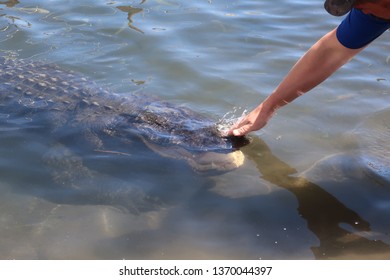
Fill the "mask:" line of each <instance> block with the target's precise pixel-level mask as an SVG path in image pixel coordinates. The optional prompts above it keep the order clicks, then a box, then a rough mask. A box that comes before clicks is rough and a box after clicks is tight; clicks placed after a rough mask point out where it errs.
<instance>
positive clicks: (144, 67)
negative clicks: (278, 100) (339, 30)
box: [0, 0, 390, 259]
mask: <svg viewBox="0 0 390 280" xmlns="http://www.w3.org/2000/svg"><path fill="white" fill-rule="evenodd" d="M3 2H6V3H5V4H1V5H0V9H1V10H0V42H1V45H0V49H1V51H2V53H5V55H7V56H12V57H18V58H28V59H35V60H44V61H47V62H53V63H56V64H58V65H60V66H61V67H64V68H68V69H72V70H75V71H77V72H80V73H82V74H84V75H86V76H88V77H90V78H91V79H92V80H94V81H96V82H97V83H99V84H101V85H103V86H106V87H108V88H109V89H110V90H112V91H115V92H118V93H121V94H126V93H128V92H137V93H139V94H152V95H154V96H158V97H159V98H161V99H163V100H168V101H169V102H172V103H173V104H178V105H179V104H180V105H185V106H187V107H189V108H191V109H193V110H195V111H198V112H201V113H202V114H204V115H206V116H209V117H210V118H212V119H215V120H216V121H217V120H218V119H220V118H221V117H222V116H224V115H225V114H226V113H227V112H229V111H232V110H234V108H242V109H240V110H237V113H236V114H237V117H238V116H240V114H241V112H242V111H244V110H245V109H248V110H250V109H251V108H253V107H254V106H256V105H257V104H258V103H259V102H260V101H261V100H263V99H264V98H265V97H266V96H267V95H268V94H269V93H270V92H271V91H272V90H273V88H274V87H275V86H276V85H277V84H278V82H279V81H280V80H281V79H282V78H283V76H284V75H285V74H286V73H287V72H288V70H289V69H290V67H291V66H292V65H293V64H294V63H295V61H296V60H297V59H298V58H299V57H300V56H301V55H302V54H303V53H304V52H305V50H306V49H307V48H308V47H310V46H311V44H312V43H314V42H315V41H316V40H317V39H318V38H319V37H321V36H322V35H323V34H324V33H325V32H327V31H328V30H330V29H331V28H334V27H335V26H336V25H337V23H338V21H339V19H338V18H335V17H332V16H330V15H328V14H326V12H325V10H324V9H323V8H322V4H323V2H322V1H310V2H309V1H306V2H302V1H283V0H280V1H279V2H278V3H277V5H275V3H274V2H272V1H263V2H259V1H252V0H244V1H211V0H209V1H203V0H202V1H174V0H156V1H152V0H146V1H130V2H129V1H87V0H84V1H56V0H53V1H3ZM388 38H389V34H388V32H387V34H384V35H383V36H382V37H381V38H379V39H378V40H376V41H375V42H374V43H373V44H372V45H371V46H369V47H368V48H367V49H366V50H364V51H363V52H362V53H361V54H360V55H359V56H357V57H356V58H354V59H353V60H352V61H351V62H350V63H349V64H348V65H346V66H345V67H343V68H342V69H341V70H339V71H338V72H337V73H336V74H335V75H334V76H333V77H331V78H330V79H328V80H327V81H326V82H324V83H323V84H322V85H320V86H319V87H317V88H316V89H314V90H312V92H311V93H309V94H307V95H306V96H304V97H302V98H300V99H299V100H296V102H294V103H293V104H290V105H289V106H287V107H285V108H283V109H282V110H280V111H279V112H278V114H277V115H276V116H275V117H274V118H273V119H272V120H271V122H270V123H269V125H268V126H267V127H266V128H264V129H263V130H262V131H260V132H257V133H254V134H253V135H252V139H253V141H252V143H251V144H250V145H248V146H246V147H245V148H243V149H242V151H243V152H244V154H245V158H246V161H245V164H244V166H242V167H240V168H239V169H237V170H235V171H232V172H229V173H225V174H218V175H214V176H203V175H200V174H197V173H196V172H193V171H192V170H191V168H189V167H188V166H186V165H184V164H183V162H181V161H179V160H175V159H169V158H162V157H161V156H159V155H157V154H155V153H154V152H153V151H151V150H149V149H148V148H147V147H146V146H144V145H143V144H142V143H141V142H135V143H134V149H133V150H132V151H130V152H129V155H130V156H120V155H115V154H102V155H101V156H98V157H96V156H93V157H92V156H91V157H90V158H87V159H86V161H87V163H88V164H89V166H92V167H94V168H95V170H97V171H98V172H96V173H95V174H96V178H95V180H96V181H97V182H106V183H107V186H108V190H106V193H108V194H111V196H108V197H107V198H106V199H104V200H100V201H101V203H96V201H94V200H93V199H92V198H90V197H82V196H81V197H72V196H69V195H68V194H67V192H66V188H65V190H64V189H62V188H59V187H58V186H55V185H54V184H53V182H52V180H51V178H52V177H51V173H50V170H49V169H48V167H47V166H45V165H44V164H43V163H42V155H43V154H45V152H46V151H47V149H48V144H47V143H46V141H45V137H44V136H42V135H41V136H39V135H38V136H37V135H36V134H32V135H30V134H29V133H28V132H26V130H23V129H18V126H20V127H25V126H26V125H28V120H26V119H23V118H22V119H15V120H8V125H2V126H1V127H0V130H1V134H0V135H1V136H0V144H1V145H0V155H1V157H0V193H1V196H0V209H1V211H0V258H2V259H14V258H15V259H123V258H126V259H152V258H155V259H259V258H261V259H327V258H331V259H339V258H364V259H373V258H374V259H390V189H389V186H390V177H389V165H390V159H389V157H390V156H389V147H388V143H389V138H390V129H389V118H390V115H389V111H390V108H389V104H390V94H389V85H390V77H389V64H390V56H389V49H390V44H389V40H388ZM319 67H321V66H320V65H319ZM1 117H2V119H4V118H3V117H4V116H1ZM134 189H137V190H141V191H142V192H144V193H145V194H147V195H149V196H150V198H151V199H150V200H147V201H146V202H145V201H144V200H142V201H141V200H137V196H135V197H131V196H130V197H129V196H128V195H127V194H128V192H130V191H131V190H134ZM102 201H103V202H104V203H103V202H102Z"/></svg>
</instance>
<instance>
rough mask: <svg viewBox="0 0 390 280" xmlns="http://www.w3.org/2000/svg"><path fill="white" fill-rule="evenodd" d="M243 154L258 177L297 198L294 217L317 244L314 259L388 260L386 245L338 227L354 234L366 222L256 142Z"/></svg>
mask: <svg viewBox="0 0 390 280" xmlns="http://www.w3.org/2000/svg"><path fill="white" fill-rule="evenodd" d="M250 151H255V152H250V153H249V150H246V151H243V152H244V153H245V156H246V157H247V158H248V159H250V160H252V161H253V162H254V163H255V164H256V168H257V169H258V171H259V172H260V174H261V177H262V178H263V179H264V180H266V181H268V182H270V183H272V184H275V185H277V186H279V187H281V188H283V189H286V190H288V191H290V192H291V193H292V194H294V196H295V197H296V198H297V201H298V204H299V207H298V209H297V210H298V213H299V214H300V215H301V217H302V218H304V219H305V220H306V221H307V227H308V229H309V230H310V231H312V232H313V233H314V234H315V235H316V236H317V238H318V239H319V241H320V244H319V246H316V247H311V250H312V252H313V254H314V256H315V258H316V259H390V245H388V244H386V243H384V242H383V241H380V240H370V239H367V238H365V237H362V236H360V235H359V234H357V233H354V232H350V231H348V230H345V229H343V228H342V227H340V224H343V223H344V224H348V225H350V226H352V227H353V228H354V229H355V230H356V231H364V232H367V231H370V224H369V222H367V221H365V220H364V219H363V218H362V217H360V216H359V215H358V214H357V213H356V212H355V211H353V210H351V209H349V208H348V207H346V206H345V205H344V204H343V203H342V202H340V201H339V200H338V199H337V198H336V197H334V196H333V195H332V194H330V193H328V192H327V191H325V190H324V189H323V188H321V187H320V186H318V185H316V184H315V183H313V182H310V181H309V180H307V179H306V178H304V177H302V176H294V174H295V173H296V170H295V169H294V168H292V167H291V166H289V165H288V164H287V163H285V162H283V161H282V160H280V159H279V158H277V157H276V156H275V155H274V154H272V151H271V150H270V148H269V147H268V146H267V144H266V143H265V142H264V141H263V140H261V139H260V138H257V137H256V138H255V137H254V138H253V142H252V144H251V149H250Z"/></svg>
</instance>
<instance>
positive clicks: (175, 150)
mask: <svg viewBox="0 0 390 280" xmlns="http://www.w3.org/2000/svg"><path fill="white" fill-rule="evenodd" d="M0 65H1V66H0V92H1V94H0V113H1V114H3V116H7V118H8V119H14V118H21V117H23V118H26V119H29V126H30V127H34V128H36V129H37V128H44V129H45V132H44V133H45V134H46V135H48V137H51V138H52V139H55V140H56V141H58V143H63V144H64V143H65V145H66V142H67V141H68V140H69V139H71V138H73V140H74V139H77V141H78V142H79V145H80V147H83V148H88V149H90V150H93V151H97V152H98V151H112V152H117V153H122V154H126V153H131V143H129V142H130V141H129V139H130V138H131V137H134V135H137V136H139V137H140V138H141V139H142V141H143V142H144V143H145V144H146V145H147V146H148V147H149V148H150V149H152V150H153V151H155V152H157V153H158V154H160V155H162V156H165V157H171V158H176V159H180V160H184V161H186V162H187V163H188V164H189V165H190V166H191V167H192V168H193V169H194V170H196V171H198V172H209V171H217V172H226V171H231V170H233V169H235V168H237V167H239V166H241V165H242V164H243V162H244V155H243V154H242V152H241V151H240V150H239V148H240V147H242V146H244V145H246V144H248V139H246V138H242V137H241V138H236V137H222V135H221V132H220V131H219V130H218V129H217V126H216V124H215V122H214V121H212V120H210V119H209V118H207V117H205V116H203V115H202V114H199V113H197V112H194V111H193V110H190V109H189V108H186V107H183V106H175V105H173V104H171V103H169V102H165V101H162V100H159V99H158V98H156V97H151V96H146V95H141V94H135V93H131V94H118V93H112V92H110V91H109V90H107V89H105V88H102V87H100V86H99V85H98V84H96V83H95V82H92V81H89V80H88V79H87V78H86V77H85V76H83V75H81V74H80V73H76V72H74V71H70V70H65V69H63V68H61V67H59V66H57V65H55V64H49V63H42V62H35V61H30V60H24V59H10V58H4V57H2V58H0ZM114 140H115V143H116V146H115V147H108V143H112V142H113V141H114Z"/></svg>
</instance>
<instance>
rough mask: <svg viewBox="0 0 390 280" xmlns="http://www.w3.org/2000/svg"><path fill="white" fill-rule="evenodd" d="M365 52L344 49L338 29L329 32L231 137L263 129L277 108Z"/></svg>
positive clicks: (240, 124)
mask: <svg viewBox="0 0 390 280" xmlns="http://www.w3.org/2000/svg"><path fill="white" fill-rule="evenodd" d="M362 49H364V47H362V48H359V49H349V48H346V47H344V46H343V45H342V44H341V43H340V42H339V41H338V39H337V37H336V29H334V30H332V31H330V32H329V33H328V34H326V35H325V36H324V37H322V38H321V39H320V40H319V41H317V43H315V44H314V45H313V46H312V47H311V48H310V49H309V50H308V51H307V52H306V54H305V55H304V56H303V57H301V58H300V59H299V60H298V62H297V63H296V64H295V65H294V67H293V68H292V69H291V70H290V72H289V73H288V74H287V76H286V77H285V78H284V79H283V80H282V82H281V83H280V84H279V86H278V87H277V88H276V89H275V91H274V92H273V93H272V94H271V95H270V96H269V97H268V98H267V99H265V100H264V101H263V102H262V103H261V104H260V105H259V106H257V107H256V108H255V109H254V110H253V111H252V112H250V113H249V114H248V115H247V116H246V117H245V118H244V119H242V120H241V121H240V122H239V123H237V124H235V125H234V126H233V127H231V128H230V130H229V132H228V135H235V136H243V135H245V134H248V133H249V132H251V131H255V130H259V129H261V128H262V127H264V126H265V125H266V124H267V122H268V120H269V119H270V118H271V117H272V115H273V114H274V113H275V111H276V110H277V109H278V108H280V107H282V106H284V105H286V104H288V103H290V102H291V101H293V100H294V99H295V98H297V97H299V96H300V95H302V94H304V93H306V92H308V91H309V90H311V89H312V88H314V87H315V86H317V85H319V84H320V83H321V82H323V81H324V80H326V79H327V78H328V77H329V76H330V75H332V74H333V73H334V72H335V71H336V70H337V69H339V68H340V67H341V66H343V65H344V64H345V63H347V62H348V61H349V60H350V59H351V58H352V57H353V56H355V55H356V54H357V53H359V52H360V51H361V50H362Z"/></svg>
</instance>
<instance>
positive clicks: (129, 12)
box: [117, 6, 144, 33]
mask: <svg viewBox="0 0 390 280" xmlns="http://www.w3.org/2000/svg"><path fill="white" fill-rule="evenodd" d="M117 8H118V9H119V10H121V11H122V12H125V13H127V15H128V16H127V19H128V20H129V24H128V25H129V27H130V28H131V29H134V30H135V31H138V32H140V33H144V32H143V31H142V30H141V29H139V28H137V27H135V26H134V25H133V19H132V17H133V16H134V15H136V14H138V13H140V12H142V11H143V10H142V9H141V8H133V7H131V6H118V7H117Z"/></svg>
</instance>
